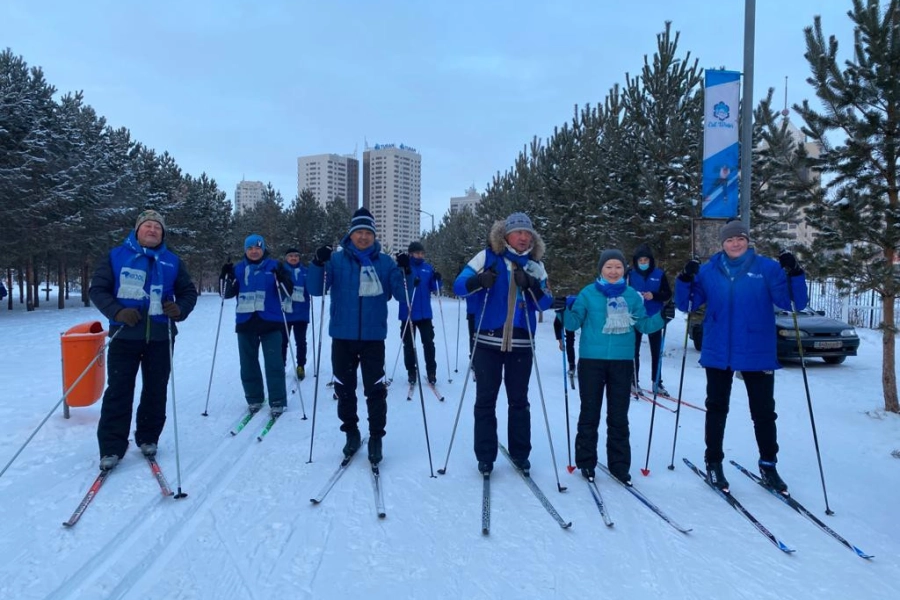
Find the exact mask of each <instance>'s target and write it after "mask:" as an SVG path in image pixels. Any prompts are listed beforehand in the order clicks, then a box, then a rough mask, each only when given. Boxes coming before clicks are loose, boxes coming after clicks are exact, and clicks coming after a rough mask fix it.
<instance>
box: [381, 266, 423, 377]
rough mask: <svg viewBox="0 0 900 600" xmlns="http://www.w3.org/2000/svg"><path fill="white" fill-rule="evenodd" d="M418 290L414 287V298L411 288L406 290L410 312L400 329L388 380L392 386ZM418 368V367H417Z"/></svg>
mask: <svg viewBox="0 0 900 600" xmlns="http://www.w3.org/2000/svg"><path fill="white" fill-rule="evenodd" d="M403 289H404V290H406V277H404V278H403ZM417 291H418V290H416V289H415V288H414V289H413V293H412V298H410V297H409V290H406V294H407V295H406V302H407V306H408V307H409V311H408V314H407V315H406V320H405V321H404V322H403V327H402V328H401V329H400V347H399V348H397V358H396V359H394V370H393V371H391V377H390V379H388V380H387V385H388V386H390V385H391V384H392V383H394V375H396V374H397V365H398V364H399V363H400V352H401V351H402V350H403V345H404V344H405V343H406V330H407V328H411V327H412V303H413V302H415V301H416V292H417ZM415 343H416V342H415V339H413V345H415ZM416 368H417V369H418V367H416Z"/></svg>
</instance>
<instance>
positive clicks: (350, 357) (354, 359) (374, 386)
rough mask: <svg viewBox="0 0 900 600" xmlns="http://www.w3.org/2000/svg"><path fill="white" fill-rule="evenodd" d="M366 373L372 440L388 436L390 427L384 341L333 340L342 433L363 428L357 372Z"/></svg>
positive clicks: (334, 370) (333, 369)
mask: <svg viewBox="0 0 900 600" xmlns="http://www.w3.org/2000/svg"><path fill="white" fill-rule="evenodd" d="M357 368H359V369H360V370H361V371H362V380H363V391H364V393H365V395H366V408H367V409H368V412H369V437H370V438H382V437H384V434H385V431H384V428H385V426H386V425H387V387H386V386H385V377H384V340H368V341H362V340H331V369H332V372H333V373H334V393H335V394H337V399H338V418H339V419H340V420H341V431H344V432H347V431H353V430H358V429H359V416H358V415H357V399H356V382H357V378H356V369H357Z"/></svg>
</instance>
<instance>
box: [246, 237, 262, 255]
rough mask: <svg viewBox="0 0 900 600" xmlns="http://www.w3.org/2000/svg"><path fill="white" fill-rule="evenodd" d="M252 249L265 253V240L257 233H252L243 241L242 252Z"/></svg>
mask: <svg viewBox="0 0 900 600" xmlns="http://www.w3.org/2000/svg"><path fill="white" fill-rule="evenodd" d="M253 247H259V248H262V249H263V252H265V251H266V240H264V239H263V236H261V235H259V234H258V233H252V234H250V235H248V236H247V239H245V240H244V250H247V249H249V248H253Z"/></svg>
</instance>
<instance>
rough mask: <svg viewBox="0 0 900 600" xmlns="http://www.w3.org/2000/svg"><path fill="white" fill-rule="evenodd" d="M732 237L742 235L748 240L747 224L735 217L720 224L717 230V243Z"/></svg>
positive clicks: (722, 242)
mask: <svg viewBox="0 0 900 600" xmlns="http://www.w3.org/2000/svg"><path fill="white" fill-rule="evenodd" d="M733 237H742V238H747V241H750V230H748V229H747V226H746V225H744V222H743V221H739V220H737V219H735V220H734V221H729V222H727V223H725V225H723V226H722V229H720V230H719V244H720V245H721V244H724V243H725V240H727V239H728V238H733Z"/></svg>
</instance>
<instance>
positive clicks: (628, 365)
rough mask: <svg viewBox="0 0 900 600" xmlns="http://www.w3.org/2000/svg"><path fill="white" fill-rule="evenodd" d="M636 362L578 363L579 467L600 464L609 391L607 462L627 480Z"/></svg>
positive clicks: (587, 360)
mask: <svg viewBox="0 0 900 600" xmlns="http://www.w3.org/2000/svg"><path fill="white" fill-rule="evenodd" d="M633 368H634V367H633V365H632V362H631V361H630V360H603V359H597V358H581V359H579V360H578V381H579V383H580V385H579V386H578V395H579V396H580V397H581V412H580V414H579V415H578V433H577V434H576V435H575V466H577V467H578V468H579V469H584V468H593V467H595V466H596V465H597V443H598V441H599V434H598V429H599V427H600V410H601V409H602V408H603V392H604V390H605V391H606V401H607V402H606V461H607V466H608V467H609V470H610V472H612V474H613V475H615V476H616V478H618V479H620V480H622V481H625V480H627V479H628V477H627V476H628V473H629V471H630V470H631V442H630V432H629V429H628V407H629V405H630V403H631V377H632V369H633Z"/></svg>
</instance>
